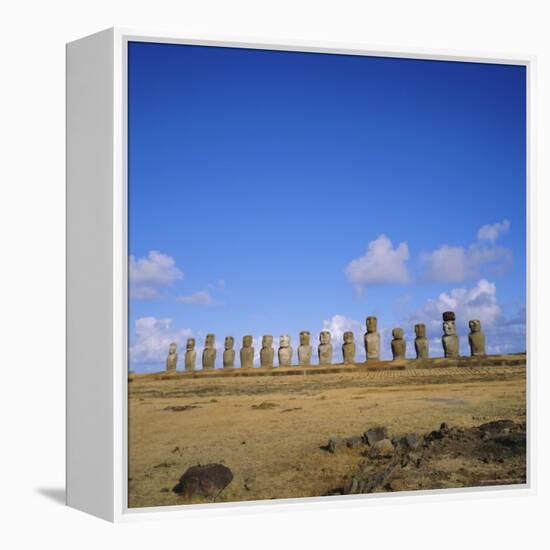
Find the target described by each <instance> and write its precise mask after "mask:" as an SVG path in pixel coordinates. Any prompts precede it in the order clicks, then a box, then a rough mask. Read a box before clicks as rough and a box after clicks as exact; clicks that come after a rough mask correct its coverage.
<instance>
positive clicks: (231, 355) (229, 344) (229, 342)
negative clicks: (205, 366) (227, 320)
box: [223, 336, 235, 369]
mask: <svg viewBox="0 0 550 550" xmlns="http://www.w3.org/2000/svg"><path fill="white" fill-rule="evenodd" d="M234 346H235V338H233V336H226V337H225V342H224V345H223V347H224V350H223V368H224V369H232V368H233V367H234V366H235V350H234V349H233V347H234Z"/></svg>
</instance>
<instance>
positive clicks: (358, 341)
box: [311, 314, 366, 363]
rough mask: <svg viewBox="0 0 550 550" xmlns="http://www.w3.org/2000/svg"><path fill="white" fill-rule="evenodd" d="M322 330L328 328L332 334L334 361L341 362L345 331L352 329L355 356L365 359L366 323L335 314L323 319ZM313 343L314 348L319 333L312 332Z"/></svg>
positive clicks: (358, 359) (358, 358)
mask: <svg viewBox="0 0 550 550" xmlns="http://www.w3.org/2000/svg"><path fill="white" fill-rule="evenodd" d="M322 330H328V331H329V332H330V335H331V340H332V346H333V362H334V363H341V362H342V361H343V357H342V344H343V343H344V332H347V331H351V332H353V334H354V336H355V358H356V360H357V361H364V360H365V347H364V344H363V336H364V333H365V331H366V328H365V326H364V324H361V322H360V321H357V320H355V319H351V318H349V317H345V316H344V315H339V314H336V315H333V316H332V317H331V318H330V319H325V320H324V321H323V328H322ZM311 339H312V345H313V346H314V350H316V346H317V345H318V343H319V335H318V334H315V335H314V334H312V335H311Z"/></svg>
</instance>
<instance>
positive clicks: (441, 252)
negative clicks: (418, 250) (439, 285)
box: [420, 244, 469, 282]
mask: <svg viewBox="0 0 550 550" xmlns="http://www.w3.org/2000/svg"><path fill="white" fill-rule="evenodd" d="M420 258H421V260H422V262H423V263H424V265H425V266H426V267H427V270H428V273H429V275H428V278H430V279H432V280H435V281H447V282H460V281H464V280H465V279H466V278H467V277H468V271H469V266H468V259H467V255H466V251H465V250H464V248H462V247H460V246H447V245H446V244H444V245H443V246H441V247H440V248H438V249H437V250H434V251H432V252H429V253H427V252H424V253H422V254H421V256H420Z"/></svg>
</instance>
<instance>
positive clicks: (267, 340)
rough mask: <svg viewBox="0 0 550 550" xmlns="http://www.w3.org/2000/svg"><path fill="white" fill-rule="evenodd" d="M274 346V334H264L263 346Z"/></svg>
mask: <svg viewBox="0 0 550 550" xmlns="http://www.w3.org/2000/svg"><path fill="white" fill-rule="evenodd" d="M271 346H273V336H271V334H266V335H264V336H262V348H270V347H271Z"/></svg>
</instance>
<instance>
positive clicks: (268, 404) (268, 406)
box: [251, 401, 279, 410]
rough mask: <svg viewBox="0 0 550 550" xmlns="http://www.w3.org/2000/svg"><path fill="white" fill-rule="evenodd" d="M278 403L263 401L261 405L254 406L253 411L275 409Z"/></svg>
mask: <svg viewBox="0 0 550 550" xmlns="http://www.w3.org/2000/svg"><path fill="white" fill-rule="evenodd" d="M278 406H279V404H278V403H273V402H272V401H262V402H261V403H260V404H259V405H252V407H251V408H252V409H256V410H267V409H275V408H276V407H278Z"/></svg>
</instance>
